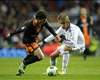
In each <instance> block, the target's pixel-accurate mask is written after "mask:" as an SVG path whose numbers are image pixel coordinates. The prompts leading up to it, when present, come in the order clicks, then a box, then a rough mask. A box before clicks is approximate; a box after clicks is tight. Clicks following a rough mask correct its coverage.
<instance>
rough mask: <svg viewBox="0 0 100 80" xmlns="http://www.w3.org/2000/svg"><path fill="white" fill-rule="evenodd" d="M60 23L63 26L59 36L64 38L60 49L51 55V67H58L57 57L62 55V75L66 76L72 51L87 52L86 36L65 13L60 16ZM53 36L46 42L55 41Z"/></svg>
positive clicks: (58, 32)
mask: <svg viewBox="0 0 100 80" xmlns="http://www.w3.org/2000/svg"><path fill="white" fill-rule="evenodd" d="M58 23H60V24H61V26H60V27H59V29H58V30H57V31H56V33H57V34H58V35H60V36H61V37H62V41H61V44H60V47H58V48H57V49H56V50H55V51H54V52H53V53H52V54H51V55H50V57H51V65H54V66H55V65H56V61H55V59H56V57H57V56H58V55H59V54H60V55H62V57H63V58H62V71H61V72H60V74H66V71H67V66H68V62H69V57H70V53H71V52H72V51H79V52H83V51H84V50H85V40H84V36H83V34H82V32H81V30H80V29H79V27H78V26H76V25H74V24H72V23H71V22H70V20H69V17H68V16H67V15H66V14H65V13H61V14H60V15H59V16H58ZM53 39H54V37H53V35H50V36H49V37H47V38H46V39H44V42H49V41H51V40H53Z"/></svg>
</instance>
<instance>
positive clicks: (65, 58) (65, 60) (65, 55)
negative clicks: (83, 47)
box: [60, 52, 70, 74]
mask: <svg viewBox="0 0 100 80" xmlns="http://www.w3.org/2000/svg"><path fill="white" fill-rule="evenodd" d="M62 57H63V58H62V71H61V73H60V74H66V71H67V66H68V63H69V57H70V54H69V53H68V52H65V53H63V55H62Z"/></svg>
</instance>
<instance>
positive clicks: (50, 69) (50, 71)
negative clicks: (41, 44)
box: [47, 66, 57, 76]
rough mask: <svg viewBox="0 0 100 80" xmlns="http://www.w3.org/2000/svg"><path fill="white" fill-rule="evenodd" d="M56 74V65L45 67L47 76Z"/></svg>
mask: <svg viewBox="0 0 100 80" xmlns="http://www.w3.org/2000/svg"><path fill="white" fill-rule="evenodd" d="M56 74H57V67H56V66H49V67H48V68H47V75H48V76H55V75H56Z"/></svg>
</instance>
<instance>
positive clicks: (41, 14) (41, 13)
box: [35, 11, 47, 19]
mask: <svg viewBox="0 0 100 80" xmlns="http://www.w3.org/2000/svg"><path fill="white" fill-rule="evenodd" d="M35 18H36V19H46V18H47V17H46V13H45V12H44V11H38V12H36V14H35Z"/></svg>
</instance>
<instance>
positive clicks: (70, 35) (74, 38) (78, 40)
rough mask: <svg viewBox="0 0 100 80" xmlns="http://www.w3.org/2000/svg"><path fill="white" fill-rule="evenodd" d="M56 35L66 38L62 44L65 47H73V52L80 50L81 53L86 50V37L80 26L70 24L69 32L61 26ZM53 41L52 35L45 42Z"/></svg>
mask: <svg viewBox="0 0 100 80" xmlns="http://www.w3.org/2000/svg"><path fill="white" fill-rule="evenodd" d="M56 33H57V34H59V35H64V36H65V40H63V42H62V44H64V46H68V47H71V48H72V50H80V51H81V52H83V51H84V50H85V40H84V36H83V34H82V32H81V30H80V29H79V27H78V26H76V25H74V24H72V23H70V27H69V28H68V29H67V30H65V29H63V28H62V26H61V27H60V28H59V29H58V30H57V31H56ZM53 39H54V37H53V35H50V36H49V37H47V38H46V39H45V40H44V41H45V42H49V41H51V40H53Z"/></svg>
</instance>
